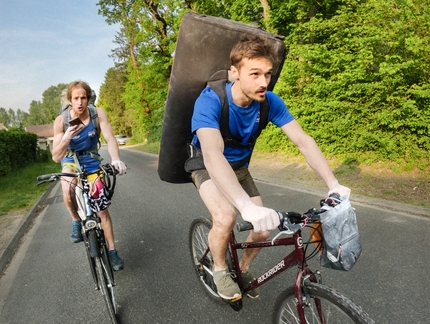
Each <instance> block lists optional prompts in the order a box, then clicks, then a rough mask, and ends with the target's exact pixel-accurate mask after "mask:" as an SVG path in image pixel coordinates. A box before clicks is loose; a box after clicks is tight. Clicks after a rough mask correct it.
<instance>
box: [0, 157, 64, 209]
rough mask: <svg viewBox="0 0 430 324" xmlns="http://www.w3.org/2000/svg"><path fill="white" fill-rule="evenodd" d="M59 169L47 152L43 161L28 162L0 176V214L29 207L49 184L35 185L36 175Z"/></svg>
mask: <svg viewBox="0 0 430 324" xmlns="http://www.w3.org/2000/svg"><path fill="white" fill-rule="evenodd" d="M45 152H47V151H45ZM48 154H49V153H48ZM0 156H1V155H0ZM60 170H61V166H60V165H59V164H58V163H55V162H54V161H52V158H51V156H50V154H49V158H48V159H47V160H46V161H44V162H33V163H30V164H29V165H28V166H26V167H25V168H21V169H17V170H14V171H12V172H10V173H9V174H7V175H6V176H4V177H0V197H1V199H0V216H1V215H5V214H7V213H8V212H10V211H14V210H19V209H24V210H28V209H30V208H31V207H32V206H33V205H34V203H35V201H37V199H38V198H39V197H40V196H41V195H42V194H43V192H44V191H45V190H46V188H47V187H48V186H49V185H48V184H45V185H41V186H36V183H37V181H36V177H37V176H38V175H41V174H48V173H54V172H59V171H60Z"/></svg>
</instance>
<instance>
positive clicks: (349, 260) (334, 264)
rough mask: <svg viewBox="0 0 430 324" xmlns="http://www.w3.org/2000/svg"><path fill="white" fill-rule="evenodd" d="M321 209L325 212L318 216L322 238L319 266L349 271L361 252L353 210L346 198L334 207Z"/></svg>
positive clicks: (324, 206)
mask: <svg viewBox="0 0 430 324" xmlns="http://www.w3.org/2000/svg"><path fill="white" fill-rule="evenodd" d="M322 208H323V209H326V210H327V211H326V212H324V213H322V214H321V215H320V217H321V224H322V232H323V236H324V248H323V250H322V255H321V259H320V263H321V266H323V267H326V268H331V269H335V270H343V271H349V270H351V268H352V267H353V266H354V264H355V263H356V262H357V260H358V257H359V256H360V254H361V250H362V247H361V241H360V235H359V233H358V226H357V218H356V215H355V210H354V208H352V206H351V203H350V201H349V199H348V198H346V197H343V198H342V199H341V200H340V202H339V203H338V204H337V205H335V206H334V207H332V206H329V205H327V204H324V205H323V207H322Z"/></svg>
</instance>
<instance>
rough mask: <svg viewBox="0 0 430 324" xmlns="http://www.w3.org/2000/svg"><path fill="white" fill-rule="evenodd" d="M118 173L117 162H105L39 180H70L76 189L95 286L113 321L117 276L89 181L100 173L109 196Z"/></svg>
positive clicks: (41, 176)
mask: <svg viewBox="0 0 430 324" xmlns="http://www.w3.org/2000/svg"><path fill="white" fill-rule="evenodd" d="M117 173H118V171H117V170H116V169H115V167H114V166H112V165H111V164H105V165H100V166H99V167H98V169H97V170H96V171H95V172H91V173H88V172H86V171H82V172H76V173H64V172H60V173H52V174H45V175H40V176H38V177H37V180H38V181H39V182H38V183H37V185H40V184H42V183H46V182H53V181H67V182H68V183H69V184H70V186H71V189H72V190H70V192H71V195H73V193H74V195H75V198H76V200H75V199H72V201H74V202H75V203H76V207H77V208H76V209H77V211H78V214H79V216H80V218H81V224H82V236H83V238H84V243H85V250H86V252H87V256H88V261H89V263H90V270H91V274H92V276H93V279H94V284H95V289H96V290H100V291H101V292H102V295H103V297H104V300H105V302H106V306H107V310H108V313H109V318H110V320H111V322H112V323H117V307H116V302H115V296H114V287H115V280H114V275H113V270H112V266H111V262H110V259H109V254H108V247H107V243H106V240H105V236H104V232H103V229H102V227H101V219H100V217H98V216H97V213H96V212H94V211H93V210H92V209H91V200H90V185H89V182H90V181H92V180H95V179H96V178H97V177H100V179H102V181H103V183H104V186H105V193H106V194H107V195H108V197H107V198H109V199H110V198H111V197H112V195H113V192H114V188H115V184H116V174H117ZM72 198H73V197H72Z"/></svg>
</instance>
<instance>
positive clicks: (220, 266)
mask: <svg viewBox="0 0 430 324" xmlns="http://www.w3.org/2000/svg"><path fill="white" fill-rule="evenodd" d="M199 193H200V196H201V197H202V200H203V202H204V203H205V205H206V207H207V209H208V210H209V212H210V214H211V216H212V222H213V226H212V229H211V230H210V231H209V235H208V241H209V246H210V249H211V253H212V257H213V260H214V269H213V270H214V271H219V270H224V269H227V268H228V267H227V264H226V262H225V255H226V252H227V245H228V238H229V235H230V232H231V231H232V229H233V227H234V223H235V220H236V211H235V208H234V206H233V205H232V204H231V203H230V202H229V201H228V200H227V199H226V198H225V197H224V195H223V194H222V193H221V192H220V191H219V190H218V188H217V187H216V186H215V185H214V183H213V182H212V180H207V181H205V182H204V183H203V184H202V185H201V186H200V190H199Z"/></svg>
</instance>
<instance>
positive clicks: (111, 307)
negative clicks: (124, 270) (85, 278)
mask: <svg viewBox="0 0 430 324" xmlns="http://www.w3.org/2000/svg"><path fill="white" fill-rule="evenodd" d="M95 264H96V271H97V279H98V283H99V288H100V290H101V292H102V295H103V297H104V300H105V302H106V306H107V309H108V313H109V318H110V320H111V322H112V323H113V324H116V323H117V320H116V303H115V297H114V293H113V287H114V283H113V282H112V280H111V278H110V276H109V274H108V269H107V265H106V264H105V263H104V262H103V260H102V259H100V257H95Z"/></svg>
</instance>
